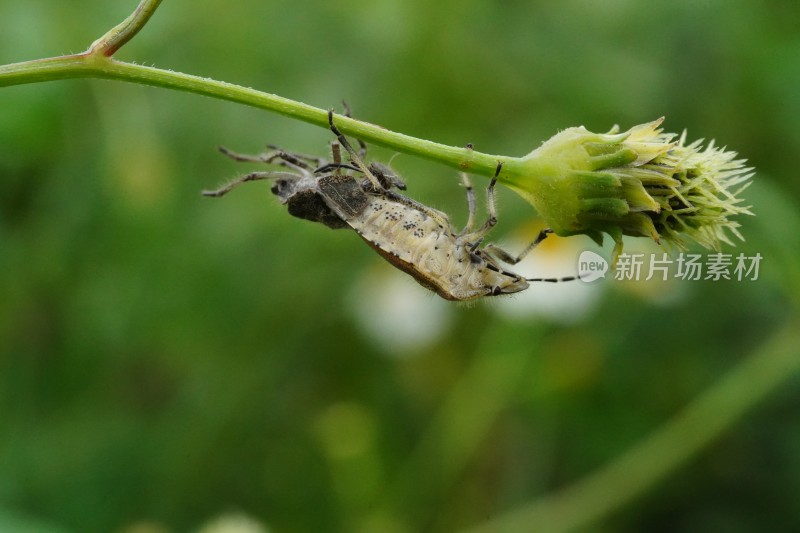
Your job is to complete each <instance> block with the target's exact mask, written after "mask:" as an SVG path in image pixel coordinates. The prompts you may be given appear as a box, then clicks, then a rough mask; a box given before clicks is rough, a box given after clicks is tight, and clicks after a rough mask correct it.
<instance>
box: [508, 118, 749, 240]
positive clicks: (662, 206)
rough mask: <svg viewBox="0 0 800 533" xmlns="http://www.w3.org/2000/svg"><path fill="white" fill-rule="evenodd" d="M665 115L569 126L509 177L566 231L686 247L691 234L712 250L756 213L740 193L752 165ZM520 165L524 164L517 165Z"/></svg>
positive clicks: (548, 219)
mask: <svg viewBox="0 0 800 533" xmlns="http://www.w3.org/2000/svg"><path fill="white" fill-rule="evenodd" d="M662 121H663V118H662V119H659V120H656V121H654V122H651V123H649V124H642V125H639V126H635V127H633V128H631V129H630V130H628V131H626V132H623V133H618V131H619V130H618V128H617V127H616V126H615V127H614V128H613V129H612V130H611V131H610V132H608V133H605V134H600V133H592V132H590V131H588V130H587V129H586V128H584V127H583V126H581V127H578V128H569V129H567V130H564V131H562V132H560V133H558V134H557V135H555V136H554V137H553V138H551V139H550V140H548V141H547V142H545V143H544V144H543V145H542V146H540V147H539V148H537V149H536V150H534V151H533V152H531V153H530V154H528V155H527V156H525V157H523V158H521V160H519V162H518V163H517V162H515V163H516V164H515V163H512V165H513V166H514V168H513V169H510V168H509V170H510V172H509V173H508V174H507V175H506V176H504V181H505V182H506V183H507V184H508V185H509V186H510V187H512V188H514V189H515V190H516V191H517V192H519V193H520V194H522V196H523V197H525V198H526V199H527V200H528V201H529V202H530V203H531V204H533V206H534V207H535V208H536V209H537V211H538V212H539V214H540V215H541V216H542V217H543V218H544V220H545V221H546V223H547V224H548V225H549V226H550V227H551V228H552V229H553V231H555V233H556V234H558V235H562V236H568V235H578V234H585V235H588V236H589V237H591V238H592V239H594V240H595V241H596V242H597V243H602V241H603V234H604V233H608V234H609V235H610V236H611V237H612V238H613V239H614V241H615V242H616V243H617V247H616V250H617V252H619V251H620V250H621V246H622V236H623V235H631V236H635V237H650V238H652V239H653V240H655V241H656V242H658V243H664V244H671V245H674V246H677V247H679V248H684V247H685V246H686V242H685V239H684V237H689V238H690V239H692V240H694V241H696V242H698V243H699V244H701V245H702V246H704V247H706V248H711V249H719V247H720V242H725V243H729V244H730V243H731V241H730V239H729V235H728V234H729V233H730V234H732V235H735V236H736V237H738V238H740V239H741V238H742V236H741V234H740V233H739V232H738V230H737V228H738V227H739V224H738V223H737V222H735V221H732V220H730V218H729V217H731V216H732V215H739V214H752V213H750V211H749V210H748V207H745V206H742V205H740V204H741V202H742V199H741V198H739V196H738V195H739V193H741V192H742V190H744V189H745V188H746V187H747V185H749V183H750V178H751V177H752V175H753V173H752V172H751V171H752V169H750V168H746V167H745V161H744V160H743V159H736V153H735V152H729V151H726V150H725V149H720V148H716V147H715V146H714V142H713V141H711V142H709V143H708V146H706V147H705V148H703V147H702V146H701V145H702V140H698V141H695V142H693V143H691V144H688V145H687V144H686V133H685V132H684V134H683V135H681V136H680V137H679V138H678V139H677V140H673V139H674V138H675V135H674V134H671V133H663V131H662V130H661V129H660V128H659V126H660V125H661V122H662ZM517 165H519V166H517Z"/></svg>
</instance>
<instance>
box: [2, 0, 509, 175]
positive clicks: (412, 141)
mask: <svg viewBox="0 0 800 533" xmlns="http://www.w3.org/2000/svg"><path fill="white" fill-rule="evenodd" d="M160 3H161V0H142V2H141V3H140V4H139V6H138V7H137V8H136V11H134V12H133V13H132V14H131V15H130V16H129V17H128V18H127V19H125V20H124V21H123V22H121V23H120V24H118V25H117V26H115V27H114V28H112V29H111V30H109V31H108V32H107V33H106V34H105V35H103V36H102V37H100V38H99V39H97V40H96V41H94V43H92V45H91V46H90V47H89V49H88V50H87V51H86V52H83V53H81V54H74V55H67V56H60V57H53V58H48V59H38V60H33V61H24V62H21V63H14V64H11V65H4V66H0V87H4V86H10V85H21V84H26V83H39V82H44V81H53V80H63V79H69V78H103V79H113V80H119V81H127V82H131V83H139V84H142V85H152V86H155V87H162V88H167V89H175V90H178V91H186V92H192V93H197V94H202V95H205V96H210V97H212V98H219V99H222V100H229V101H231V102H236V103H239V104H244V105H248V106H252V107H257V108H260V109H266V110H267V111H272V112H273V113H278V114H280V115H284V116H287V117H290V118H294V119H298V120H302V121H304V122H308V123H310V124H315V125H317V126H322V127H325V128H327V127H328V118H327V110H324V109H319V108H317V107H313V106H310V105H307V104H304V103H302V102H296V101H294V100H290V99H288V98H283V97H280V96H277V95H274V94H269V93H265V92H262V91H257V90H255V89H249V88H246V87H241V86H239V85H234V84H232V83H226V82H221V81H216V80H212V79H210V78H203V77H200V76H193V75H190V74H184V73H181V72H174V71H170V70H164V69H159V68H154V67H146V66H143V65H136V64H133V63H127V62H124V61H117V60H115V59H112V58H111V56H112V55H113V54H114V53H115V52H116V51H117V50H119V49H120V48H121V47H122V46H123V45H124V44H125V43H127V42H128V41H129V40H131V39H132V38H133V37H134V36H135V35H136V34H137V33H138V32H139V31H140V30H141V29H142V28H143V27H144V25H145V24H146V23H147V21H148V20H149V18H150V17H151V16H152V15H153V13H154V12H155V10H156V8H157V7H158V5H159V4H160ZM336 125H337V126H338V127H339V129H340V130H341V131H342V132H343V133H345V134H347V135H352V136H354V137H358V138H359V139H362V140H363V141H366V142H369V143H372V144H376V145H379V146H384V147H386V148H390V149H393V150H397V151H398V152H403V153H407V154H411V155H415V156H419V157H423V158H425V159H429V160H432V161H436V162H439V163H443V164H445V165H449V166H451V167H456V168H458V169H460V170H468V171H470V172H472V173H475V174H483V175H486V176H491V175H493V173H494V170H495V167H496V166H497V162H498V161H503V162H504V163H505V164H506V166H505V167H504V168H507V169H513V168H515V163H516V162H518V161H520V160H521V159H520V158H512V157H504V156H495V155H490V154H483V153H480V152H477V151H474V150H470V149H467V148H465V147H454V146H447V145H444V144H439V143H435V142H432V141H428V140H425V139H418V138H415V137H411V136H409V135H404V134H402V133H397V132H393V131H389V130H387V129H385V128H383V127H381V126H377V125H375V124H370V123H367V122H363V121H360V120H355V119H352V118H348V117H344V116H341V115H337V116H336Z"/></svg>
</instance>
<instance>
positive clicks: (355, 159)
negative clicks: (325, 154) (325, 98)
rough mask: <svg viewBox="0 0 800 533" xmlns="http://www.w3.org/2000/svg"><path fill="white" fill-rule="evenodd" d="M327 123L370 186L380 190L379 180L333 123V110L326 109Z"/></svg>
mask: <svg viewBox="0 0 800 533" xmlns="http://www.w3.org/2000/svg"><path fill="white" fill-rule="evenodd" d="M328 124H330V127H331V131H332V132H333V134H334V135H336V138H337V139H338V140H339V143H340V144H341V145H342V146H344V149H345V150H347V153H348V154H350V161H352V162H353V163H355V165H356V166H357V167H358V168H359V169H360V170H361V172H363V173H364V175H365V176H366V177H367V178H368V179H369V181H370V183H372V186H373V187H375V189H377V190H382V189H383V187H382V186H381V182H380V181H378V178H376V177H375V176H374V175H373V174H372V172H370V170H369V168H367V165H365V164H364V162H363V161H362V160H361V158H360V157H359V156H358V154H357V153H356V151H355V150H354V149H353V147H352V146H351V145H350V142H349V141H348V140H347V138H346V137H345V136H344V135H343V134H342V132H341V131H339V128H337V127H336V125H335V124H334V123H333V110H330V111H328Z"/></svg>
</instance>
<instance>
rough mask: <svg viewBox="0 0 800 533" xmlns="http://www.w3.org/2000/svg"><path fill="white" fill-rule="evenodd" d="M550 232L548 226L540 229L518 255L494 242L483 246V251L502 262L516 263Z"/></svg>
mask: <svg viewBox="0 0 800 533" xmlns="http://www.w3.org/2000/svg"><path fill="white" fill-rule="evenodd" d="M551 233H553V230H551V229H550V228H545V229H543V230H542V231H540V232H539V235H538V236H537V237H536V238H535V239H534V240H533V242H532V243H530V244H529V245H528V246H527V247H526V248H525V249H524V250H522V252H520V253H519V254H518V255H511V254H510V253H508V252H507V251H505V250H503V249H502V248H500V247H499V246H497V245H496V244H487V245H486V246H484V248H483V251H484V252H487V253H489V254H491V255H493V256H494V257H496V258H497V259H499V260H500V261H502V262H504V263H508V264H509V265H516V264H517V263H519V262H520V261H522V260H523V259H525V256H527V255H528V254H529V253H530V252H531V250H533V249H534V248H536V247H537V246H539V243H540V242H542V241H543V240H545V239H546V238H547V236H548V235H550V234H551Z"/></svg>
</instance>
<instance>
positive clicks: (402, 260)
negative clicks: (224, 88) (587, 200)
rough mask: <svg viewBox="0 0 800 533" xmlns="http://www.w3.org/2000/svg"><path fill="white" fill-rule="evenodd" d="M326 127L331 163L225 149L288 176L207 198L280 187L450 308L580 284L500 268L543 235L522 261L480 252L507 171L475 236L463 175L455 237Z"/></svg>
mask: <svg viewBox="0 0 800 533" xmlns="http://www.w3.org/2000/svg"><path fill="white" fill-rule="evenodd" d="M328 122H329V124H330V129H331V131H332V132H333V133H334V134H335V135H336V138H337V142H334V143H333V144H332V149H331V151H332V155H333V161H332V162H326V161H324V160H322V159H320V158H316V157H312V156H305V155H300V154H292V153H288V152H285V151H283V150H280V149H277V148H275V147H271V148H272V151H270V152H267V153H265V154H262V155H258V156H249V155H241V154H236V153H234V152H230V151H229V150H226V149H222V151H223V153H225V154H226V155H228V156H229V157H231V158H233V159H235V160H237V161H254V162H262V163H270V164H276V165H279V166H282V167H285V168H286V169H289V171H259V172H252V173H250V174H246V175H244V176H241V177H240V178H238V179H235V180H233V181H231V182H230V183H228V184H227V185H225V186H223V187H221V188H220V189H217V190H215V191H204V192H203V194H204V195H205V196H212V197H220V196H223V195H224V194H226V193H228V192H229V191H230V190H232V189H233V188H235V187H237V186H238V185H240V184H242V183H245V182H248V181H255V180H265V179H270V180H275V182H274V184H273V186H272V189H271V190H272V193H273V194H275V195H276V196H278V197H279V198H280V200H281V202H282V203H283V204H286V205H287V206H288V210H289V213H290V214H291V215H293V216H295V217H298V218H303V219H306V220H311V221H314V222H321V223H322V224H324V225H326V226H328V227H329V228H333V229H342V228H350V229H352V230H354V231H355V232H356V233H358V235H359V236H361V238H362V239H364V241H365V242H366V243H367V244H368V245H369V246H371V247H372V248H373V249H374V250H375V251H377V252H378V253H379V254H380V255H381V256H383V257H384V258H385V259H386V260H387V261H389V263H391V264H392V265H394V266H395V267H397V268H398V269H400V270H402V271H403V272H406V273H407V274H409V275H411V276H412V277H413V278H414V279H415V280H416V281H417V282H419V283H420V284H421V285H422V286H424V287H426V288H428V289H430V290H432V291H434V292H435V293H436V294H438V295H439V296H441V297H442V298H445V299H447V300H458V301H466V300H473V299H476V298H480V297H482V296H498V295H501V294H511V293H516V292H519V291H523V290H525V289H527V288H528V287H529V284H530V283H531V282H558V281H570V280H573V279H575V277H574V276H569V277H563V278H525V277H523V276H521V275H519V274H516V273H514V272H510V271H508V270H505V269H504V268H502V267H501V266H500V262H504V263H508V264H511V265H513V264H516V263H518V262H519V261H521V260H522V259H523V258H524V257H525V256H526V255H527V254H528V253H529V252H530V251H531V250H533V249H534V248H535V247H536V246H537V245H538V244H539V243H540V242H542V241H543V240H544V239H545V238H546V237H547V236H548V235H549V234H550V233H552V230H550V229H545V230H542V231H541V232H540V233H539V235H538V236H537V238H536V239H535V240H534V241H533V242H532V243H531V244H530V245H528V247H527V248H525V250H523V251H522V253H520V254H519V255H512V254H510V253H508V252H506V251H504V250H503V249H501V248H499V247H497V246H495V245H493V244H489V245H486V246H484V247H481V243H482V242H483V240H484V238H485V237H486V235H487V234H488V233H489V232H490V231H491V229H492V228H493V227H494V226H495V225H496V224H497V213H496V210H495V205H494V187H495V184H496V182H497V178H498V176H499V175H500V172H501V170H502V163H499V162H498V164H497V169H496V171H495V175H494V177H493V178H492V180H491V182H490V183H489V187H488V189H487V191H486V196H487V204H488V211H489V216H488V219H487V220H486V221H485V222H484V223H483V224H482V225H481V226H480V227H478V228H475V213H476V205H475V194H474V191H473V189H472V186H471V184H470V182H469V179H468V178H467V177H466V175H462V180H463V181H464V184H465V186H466V191H467V205H468V208H469V215H468V219H467V223H466V225H465V227H464V229H462V230H461V231H457V230H456V229H455V228H454V227H453V225H452V224H451V223H450V221H449V219H448V217H447V215H446V214H445V213H443V212H441V211H438V210H436V209H433V208H431V207H428V206H426V205H424V204H421V203H420V202H417V201H416V200H413V199H411V198H409V197H407V196H404V195H402V194H400V193H398V192H396V191H395V190H393V189H400V190H404V189H405V184H404V183H403V182H402V181H401V180H400V179H399V178H398V177H397V176H396V175H395V174H394V173H393V172H392V171H391V170H389V169H388V168H387V167H384V166H383V165H380V164H378V163H371V164H370V165H369V166H368V165H366V164H365V163H364V161H363V158H364V156H365V154H366V147H365V145H364V144H363V143H359V144H360V146H361V152H360V154H359V153H358V152H356V150H355V149H354V148H353V147H352V145H351V144H350V142H349V141H348V140H347V138H346V137H345V136H344V135H343V134H342V133H341V131H339V129H338V128H337V127H336V125H335V124H334V114H333V112H332V111H329V113H328ZM340 147H344V148H345V150H346V151H347V153H348V156H349V159H350V162H349V163H345V162H343V161H342V159H341V154H340V151H341V150H340Z"/></svg>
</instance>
